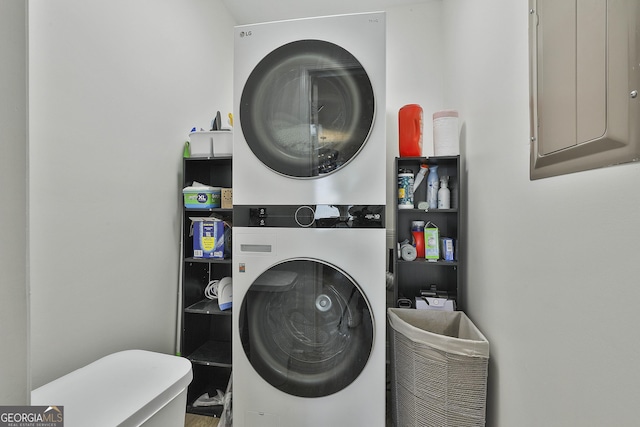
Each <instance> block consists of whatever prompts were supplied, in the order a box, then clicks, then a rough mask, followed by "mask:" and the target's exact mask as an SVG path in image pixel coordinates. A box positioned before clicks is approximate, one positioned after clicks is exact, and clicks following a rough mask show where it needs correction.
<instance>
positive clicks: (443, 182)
mask: <svg viewBox="0 0 640 427" xmlns="http://www.w3.org/2000/svg"><path fill="white" fill-rule="evenodd" d="M438 209H451V192H450V191H449V177H448V176H443V177H442V178H440V189H439V190H438Z"/></svg>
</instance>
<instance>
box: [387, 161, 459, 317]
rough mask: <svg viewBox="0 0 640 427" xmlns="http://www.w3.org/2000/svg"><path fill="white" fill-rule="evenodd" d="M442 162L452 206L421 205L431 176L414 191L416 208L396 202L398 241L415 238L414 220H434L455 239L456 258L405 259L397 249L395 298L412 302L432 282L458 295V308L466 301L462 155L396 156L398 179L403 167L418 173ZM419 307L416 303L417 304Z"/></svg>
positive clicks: (441, 172)
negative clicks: (463, 256) (412, 230)
mask: <svg viewBox="0 0 640 427" xmlns="http://www.w3.org/2000/svg"><path fill="white" fill-rule="evenodd" d="M423 163H426V164H427V165H430V166H434V165H437V166H438V175H439V176H448V177H449V190H450V192H451V208H450V209H418V208H417V206H418V204H419V203H420V202H424V201H426V193H427V191H426V188H427V178H426V177H425V178H424V181H423V183H422V184H420V186H419V187H418V188H417V189H416V193H415V194H414V206H415V208H413V209H406V208H405V209H399V208H398V206H397V204H396V210H395V232H396V241H397V242H402V241H404V240H409V241H411V223H412V222H413V221H425V222H428V221H431V222H432V223H434V224H436V225H437V226H438V229H439V233H440V236H441V237H450V238H452V239H454V242H455V243H454V249H455V250H454V256H455V258H454V261H443V260H438V261H435V262H434V261H428V260H425V259H416V260H413V261H405V260H403V259H401V258H400V254H399V253H398V251H397V250H396V251H394V254H395V256H394V262H395V265H394V274H395V287H394V301H395V304H396V306H397V301H398V299H400V298H402V299H407V300H410V301H412V302H414V301H415V298H416V297H418V296H420V291H421V290H423V289H430V287H431V285H436V286H437V288H438V290H441V291H445V292H447V293H448V294H449V296H450V297H453V298H454V299H456V304H457V308H458V309H462V308H463V306H464V301H462V300H461V297H462V292H461V287H462V274H461V269H462V267H463V263H464V260H463V259H462V256H461V254H463V251H462V248H463V245H464V241H463V239H462V229H461V227H462V222H461V214H462V209H463V206H462V205H461V203H460V202H461V198H460V194H461V191H462V188H461V176H462V174H461V170H460V156H446V157H445V156H442V157H396V159H395V174H396V175H395V177H396V181H397V179H398V171H399V170H409V171H411V172H413V174H414V176H415V175H416V174H417V173H418V171H419V170H420V165H421V164H423ZM396 200H398V189H397V186H396ZM414 307H415V305H414Z"/></svg>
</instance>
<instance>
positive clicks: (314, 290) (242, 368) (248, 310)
mask: <svg viewBox="0 0 640 427" xmlns="http://www.w3.org/2000/svg"><path fill="white" fill-rule="evenodd" d="M281 208H282V211H276V208H274V207H270V209H271V212H270V213H269V214H268V215H267V216H266V218H265V217H264V216H261V213H260V212H259V209H258V210H255V211H253V212H252V213H251V215H250V216H251V217H252V219H251V220H249V221H248V222H246V221H241V222H242V225H250V226H249V227H245V226H240V227H238V226H235V225H234V229H233V231H234V234H233V253H234V256H233V269H234V273H233V287H234V295H233V296H234V308H233V317H232V319H233V342H232V344H233V422H234V425H235V426H238V427H276V426H277V427H300V426H305V427H316V426H318V427H319V426H323V427H325V426H347V425H356V426H384V423H385V325H386V323H385V322H386V320H385V295H386V291H385V252H386V251H385V229H384V228H383V224H384V218H383V217H381V216H377V218H374V219H373V220H372V219H371V218H373V217H376V215H370V216H369V219H364V218H365V217H364V216H361V217H360V219H361V220H359V221H358V220H357V218H356V219H355V220H354V218H351V219H348V220H345V216H332V215H325V216H324V218H322V216H323V214H321V211H322V212H325V213H326V212H331V211H332V210H335V209H338V208H336V207H323V208H322V209H321V207H320V206H302V207H297V208H295V207H293V206H291V207H286V206H285V207H281ZM361 208H362V207H350V208H348V209H347V208H344V212H348V213H347V216H350V215H349V214H350V213H352V212H353V211H354V210H356V211H357V210H360V209H361ZM239 216H240V217H242V216H244V215H243V213H242V212H241V213H240V215H239ZM245 219H246V217H245ZM362 219H364V220H362ZM262 220H264V221H265V225H264V226H256V227H252V226H251V225H255V224H257V223H259V222H261V221H262ZM270 224H273V225H276V226H275V227H270V226H269V225H270ZM323 227H329V228H323ZM334 227H338V228H334ZM358 227H363V228H358ZM376 227H377V228H376Z"/></svg>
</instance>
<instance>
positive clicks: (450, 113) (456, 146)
mask: <svg viewBox="0 0 640 427" xmlns="http://www.w3.org/2000/svg"><path fill="white" fill-rule="evenodd" d="M433 153H434V155H436V156H457V155H459V154H460V135H459V133H458V112H457V111H455V110H444V111H438V112H436V113H433Z"/></svg>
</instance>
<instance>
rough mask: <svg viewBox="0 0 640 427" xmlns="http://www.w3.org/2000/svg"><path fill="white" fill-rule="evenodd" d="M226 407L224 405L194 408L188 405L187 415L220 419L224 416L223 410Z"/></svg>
mask: <svg viewBox="0 0 640 427" xmlns="http://www.w3.org/2000/svg"><path fill="white" fill-rule="evenodd" d="M223 408H224V406H222V405H213V406H193V405H187V413H189V414H194V415H203V416H205V417H214V418H220V416H221V415H222V410H223Z"/></svg>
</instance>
